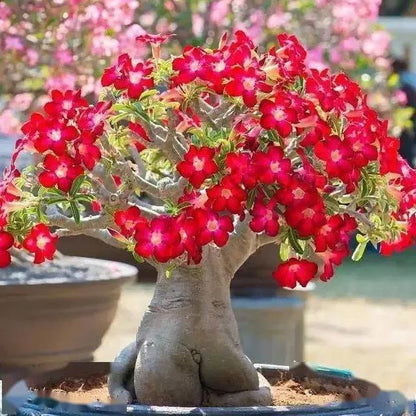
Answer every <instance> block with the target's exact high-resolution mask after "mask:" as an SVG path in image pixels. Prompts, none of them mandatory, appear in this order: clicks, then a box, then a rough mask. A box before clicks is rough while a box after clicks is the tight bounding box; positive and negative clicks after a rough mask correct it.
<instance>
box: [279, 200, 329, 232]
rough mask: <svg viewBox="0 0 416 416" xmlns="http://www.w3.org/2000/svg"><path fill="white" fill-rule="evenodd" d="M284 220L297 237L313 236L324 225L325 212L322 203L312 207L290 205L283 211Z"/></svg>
mask: <svg viewBox="0 0 416 416" xmlns="http://www.w3.org/2000/svg"><path fill="white" fill-rule="evenodd" d="M285 219H286V222H287V223H288V225H290V226H291V227H293V228H294V229H295V230H296V231H297V233H298V234H299V237H310V236H313V235H315V234H316V233H317V232H318V230H319V229H320V228H321V227H322V226H323V225H324V224H325V222H326V217H325V210H324V206H323V204H322V202H318V203H316V204H314V205H311V206H308V205H299V206H297V205H292V206H290V209H286V211H285Z"/></svg>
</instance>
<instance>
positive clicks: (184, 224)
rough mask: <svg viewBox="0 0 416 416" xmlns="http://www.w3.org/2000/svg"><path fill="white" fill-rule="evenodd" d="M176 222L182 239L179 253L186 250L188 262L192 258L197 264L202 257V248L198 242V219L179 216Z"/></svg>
mask: <svg viewBox="0 0 416 416" xmlns="http://www.w3.org/2000/svg"><path fill="white" fill-rule="evenodd" d="M176 224H177V227H178V232H179V236H180V239H181V240H180V243H179V246H178V255H180V254H182V253H183V252H184V251H186V252H187V253H188V263H189V262H190V261H191V260H192V261H193V262H194V263H196V264H197V263H199V262H200V261H201V259H202V249H201V246H200V245H199V244H197V242H196V236H197V234H198V226H197V223H196V221H195V220H194V219H193V218H185V217H179V218H178V220H177V222H176Z"/></svg>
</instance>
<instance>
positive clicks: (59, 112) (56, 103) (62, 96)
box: [43, 90, 88, 119]
mask: <svg viewBox="0 0 416 416" xmlns="http://www.w3.org/2000/svg"><path fill="white" fill-rule="evenodd" d="M51 98H52V101H50V102H48V103H46V104H45V106H44V107H43V108H44V110H45V112H46V113H48V114H49V115H50V116H53V117H57V118H59V117H64V118H66V119H70V118H72V117H74V116H75V114H76V111H77V110H78V109H79V108H81V107H88V102H87V101H86V100H85V99H84V98H82V97H81V91H72V90H67V91H65V92H62V91H59V90H53V91H52V92H51Z"/></svg>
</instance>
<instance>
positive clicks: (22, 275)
mask: <svg viewBox="0 0 416 416" xmlns="http://www.w3.org/2000/svg"><path fill="white" fill-rule="evenodd" d="M120 271H121V269H120V266H118V265H117V263H113V262H107V261H104V260H102V261H100V260H95V261H93V260H91V259H88V258H85V259H83V258H82V257H63V258H60V259H56V260H54V261H53V262H47V263H43V264H39V265H33V264H28V265H27V266H26V265H24V266H17V265H11V266H10V267H8V268H5V269H0V286H5V285H10V284H16V285H23V284H25V285H27V284H28V285H30V284H39V282H40V281H41V283H53V284H55V283H67V282H85V281H95V280H103V279H109V278H111V277H113V276H114V274H119V273H120Z"/></svg>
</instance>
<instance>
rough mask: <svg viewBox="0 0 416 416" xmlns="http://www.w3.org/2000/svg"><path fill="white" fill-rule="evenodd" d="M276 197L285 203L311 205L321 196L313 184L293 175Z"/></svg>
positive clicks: (281, 202)
mask: <svg viewBox="0 0 416 416" xmlns="http://www.w3.org/2000/svg"><path fill="white" fill-rule="evenodd" d="M276 199H277V200H278V201H279V203H280V204H284V205H295V204H302V205H303V206H309V205H312V204H314V203H316V202H318V201H319V200H320V196H319V194H318V192H317V191H316V188H314V187H313V186H312V185H311V184H309V183H308V182H305V181H303V180H301V179H299V178H297V177H292V178H291V179H290V181H289V182H288V183H287V184H286V185H285V186H284V187H282V188H280V189H279V190H278V191H277V192H276Z"/></svg>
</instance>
